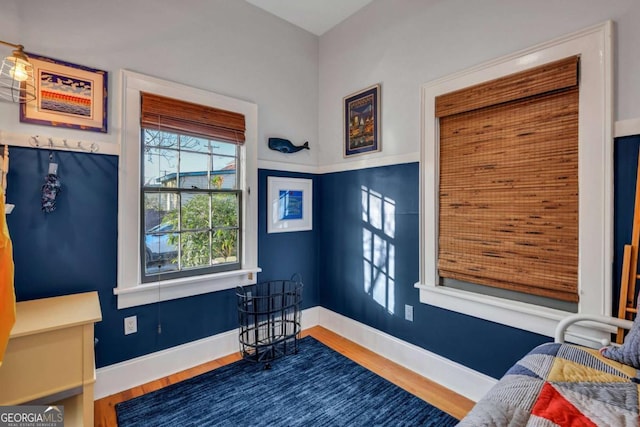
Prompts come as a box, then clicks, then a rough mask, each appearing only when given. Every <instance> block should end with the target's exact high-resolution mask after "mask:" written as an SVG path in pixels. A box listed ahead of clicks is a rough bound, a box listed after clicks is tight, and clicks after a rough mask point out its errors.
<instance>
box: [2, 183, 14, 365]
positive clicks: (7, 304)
mask: <svg viewBox="0 0 640 427" xmlns="http://www.w3.org/2000/svg"><path fill="white" fill-rule="evenodd" d="M13 273H14V266H13V246H12V244H11V238H10V237H9V228H8V227H7V217H6V215H5V206H4V194H3V193H2V190H0V365H2V360H3V358H4V352H5V350H6V349H7V343H8V342H9V333H10V332H11V328H13V324H14V323H15V321H16V295H15V290H14V288H13Z"/></svg>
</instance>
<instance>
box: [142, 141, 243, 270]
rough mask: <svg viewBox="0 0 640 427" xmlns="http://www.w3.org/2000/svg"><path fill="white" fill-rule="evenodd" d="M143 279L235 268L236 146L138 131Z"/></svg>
mask: <svg viewBox="0 0 640 427" xmlns="http://www.w3.org/2000/svg"><path fill="white" fill-rule="evenodd" d="M142 138H143V141H144V144H143V160H142V169H143V177H144V182H143V186H142V198H143V204H144V209H143V213H144V227H143V228H144V230H145V236H144V237H145V239H144V240H145V248H144V254H143V256H144V259H145V263H144V265H145V276H146V279H148V280H155V279H156V278H157V277H158V275H162V276H163V277H166V276H167V273H174V274H171V276H176V275H177V276H179V275H180V274H176V273H177V272H183V273H184V272H185V271H187V270H189V271H190V272H189V274H194V271H193V270H194V269H199V270H200V269H204V271H219V270H225V269H230V268H236V267H237V265H238V263H239V247H238V241H239V240H238V233H239V229H240V191H239V190H238V188H237V185H236V183H237V170H236V169H237V164H238V146H237V145H235V144H231V143H226V142H221V141H214V140H210V139H205V138H198V137H193V136H189V135H180V134H174V133H169V132H162V131H157V130H151V129H144V128H143V130H142Z"/></svg>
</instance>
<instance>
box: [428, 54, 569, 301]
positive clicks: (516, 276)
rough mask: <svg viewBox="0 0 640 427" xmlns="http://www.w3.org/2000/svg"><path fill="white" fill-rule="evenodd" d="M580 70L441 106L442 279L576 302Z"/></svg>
mask: <svg viewBox="0 0 640 427" xmlns="http://www.w3.org/2000/svg"><path fill="white" fill-rule="evenodd" d="M578 66H579V58H578V57H571V58H567V59H564V60H561V61H557V62H553V63H550V64H546V65H543V66H540V67H536V68H532V69H530V70H527V71H523V72H520V73H517V74H514V75H510V76H506V77H504V78H501V79H498V80H494V81H490V82H486V83H482V84H480V85H476V86H473V87H469V88H466V89H463V90H459V91H456V92H452V93H449V94H445V95H442V96H440V97H438V98H436V115H437V117H439V121H440V197H439V209H440V210H439V249H438V273H439V275H440V277H443V278H451V279H457V280H461V281H465V282H470V283H476V284H481V285H487V286H492V287H497V288H502V289H509V290H515V291H519V292H524V293H529V294H533V295H539V296H544V297H550V298H554V299H559V300H563V301H570V302H577V301H578V95H579V93H578Z"/></svg>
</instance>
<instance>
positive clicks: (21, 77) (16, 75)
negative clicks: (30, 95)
mask: <svg viewBox="0 0 640 427" xmlns="http://www.w3.org/2000/svg"><path fill="white" fill-rule="evenodd" d="M9 74H10V75H11V77H13V79H14V80H16V81H19V82H23V81H25V80H27V79H28V78H29V73H28V72H27V67H26V65H25V64H24V63H23V62H22V61H16V65H15V66H14V67H13V68H12V69H11V70H10V71H9Z"/></svg>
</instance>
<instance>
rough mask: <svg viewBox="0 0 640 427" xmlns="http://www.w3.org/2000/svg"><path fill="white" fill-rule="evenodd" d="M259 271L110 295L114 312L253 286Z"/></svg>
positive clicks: (151, 285) (145, 286)
mask: <svg viewBox="0 0 640 427" xmlns="http://www.w3.org/2000/svg"><path fill="white" fill-rule="evenodd" d="M260 271H262V269H261V268H260V267H254V268H244V269H242V270H233V271H225V272H222V273H215V274H207V275H203V276H195V277H184V278H180V279H173V280H165V281H162V282H155V283H145V284H138V285H134V286H130V287H124V286H120V287H117V288H115V289H114V290H113V293H114V295H116V296H117V298H118V309H123V308H129V307H136V306H139V305H145V304H152V303H156V302H160V301H169V300H172V299H178V298H184V297H189V296H193V295H201V294H206V293H209V292H216V291H223V290H225V289H233V288H235V287H237V286H245V285H251V284H254V283H256V273H259V272H260Z"/></svg>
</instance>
